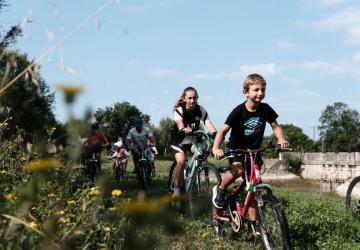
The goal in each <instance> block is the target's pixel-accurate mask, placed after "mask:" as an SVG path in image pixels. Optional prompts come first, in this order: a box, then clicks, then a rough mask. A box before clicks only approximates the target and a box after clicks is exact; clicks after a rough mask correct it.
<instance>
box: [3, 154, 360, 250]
mask: <svg viewBox="0 0 360 250" xmlns="http://www.w3.org/2000/svg"><path fill="white" fill-rule="evenodd" d="M103 160H104V162H103V172H102V175H103V176H102V177H101V178H99V180H98V182H97V184H96V185H97V186H98V187H99V188H98V190H99V193H97V192H96V191H95V190H94V189H90V186H89V185H87V184H86V183H85V184H84V178H83V175H82V173H81V172H80V169H78V168H74V167H76V166H66V165H63V166H62V167H60V168H59V169H55V170H54V169H52V170H50V171H46V172H41V173H35V174H33V175H32V176H31V178H30V181H29V182H27V183H25V184H20V183H18V185H17V187H14V188H13V189H12V190H10V191H11V194H13V195H14V196H15V197H16V200H15V201H11V200H9V199H5V198H4V197H5V196H3V197H1V199H0V203H1V204H0V206H1V207H0V212H1V213H2V214H8V215H11V216H14V217H16V218H18V219H19V220H21V221H24V222H26V223H30V222H36V224H37V226H36V229H38V230H40V231H41V232H43V234H44V235H45V236H41V235H39V234H38V233H37V232H35V231H34V230H33V229H31V228H30V227H29V226H28V225H29V224H27V225H26V224H16V223H13V222H12V221H11V220H9V219H7V218H5V217H1V218H0V242H2V246H0V249H23V248H26V249H38V248H40V247H45V248H46V246H48V247H51V248H53V247H54V246H55V248H65V249H66V248H71V249H95V248H96V249H261V248H262V247H261V244H260V242H259V241H258V240H255V241H254V240H248V239H247V228H246V227H245V230H244V232H243V234H242V235H239V236H238V237H237V238H232V237H230V236H231V235H230V234H228V236H226V237H224V238H219V237H217V236H215V235H214V234H213V233H212V228H211V223H210V215H209V213H202V214H198V215H197V217H196V218H195V219H192V218H190V217H189V216H188V215H187V214H186V213H182V212H180V211H179V210H178V209H174V208H173V207H172V206H171V205H170V204H169V203H167V202H165V201H166V199H164V197H167V189H166V183H167V176H168V172H169V169H170V166H171V163H172V161H171V160H157V161H156V173H157V175H156V177H155V178H154V179H153V183H152V185H151V187H150V189H149V190H148V191H147V192H146V194H144V193H143V192H142V191H140V190H139V188H138V187H139V185H138V183H137V178H136V176H135V175H134V174H132V169H133V164H132V162H131V161H130V162H129V164H128V168H127V174H126V176H125V179H124V182H123V183H120V184H118V183H116V182H114V181H113V180H112V179H111V178H110V170H111V163H110V162H109V160H108V159H106V157H103ZM211 162H213V163H214V164H216V165H219V164H222V165H224V164H225V163H224V162H219V161H215V160H211ZM16 170H17V171H18V168H17V169H16ZM7 171H9V172H10V170H7ZM9 180H10V179H9ZM11 180H12V179H11ZM0 184H1V185H2V186H3V187H8V185H5V184H4V183H0ZM114 189H120V190H122V192H123V194H122V195H121V196H120V197H115V196H112V195H111V193H112V190H114ZM10 191H6V192H5V191H4V189H3V190H2V192H3V194H5V193H7V194H8V193H9V192H10ZM275 194H276V195H277V196H278V198H279V199H280V201H281V203H282V207H283V209H284V210H285V213H286V215H287V218H288V221H289V225H290V230H291V241H292V244H293V246H294V248H295V249H359V242H360V222H359V221H355V220H354V219H352V218H349V217H348V216H347V215H346V213H345V209H344V200H343V199H341V198H338V197H327V196H319V195H314V194H308V193H301V192H294V191H289V190H287V189H285V188H275ZM185 204H186V203H185ZM209 207H210V203H209Z"/></svg>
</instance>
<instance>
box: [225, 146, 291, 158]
mask: <svg viewBox="0 0 360 250" xmlns="http://www.w3.org/2000/svg"><path fill="white" fill-rule="evenodd" d="M268 149H273V150H274V151H276V152H291V151H292V148H282V147H281V145H280V144H272V143H269V144H268V145H266V146H265V147H262V148H259V149H247V150H246V149H228V150H227V151H226V152H225V153H224V156H223V157H222V158H221V159H222V160H225V159H227V158H230V157H232V156H237V155H244V154H257V153H261V152H264V151H266V150H268Z"/></svg>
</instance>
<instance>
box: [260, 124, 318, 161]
mask: <svg viewBox="0 0 360 250" xmlns="http://www.w3.org/2000/svg"><path fill="white" fill-rule="evenodd" d="M280 126H281V128H282V130H283V133H284V136H285V138H286V140H288V142H289V144H290V148H292V149H294V150H295V151H298V152H299V151H313V141H312V140H311V139H310V138H309V137H308V136H307V135H306V134H304V133H303V131H302V129H301V128H299V127H297V126H295V125H293V124H281V125H280ZM268 141H271V142H273V143H277V139H276V137H275V135H274V134H272V135H270V136H265V137H264V140H263V145H264V144H266V143H268ZM266 156H268V157H276V153H272V152H271V151H268V152H267V153H266Z"/></svg>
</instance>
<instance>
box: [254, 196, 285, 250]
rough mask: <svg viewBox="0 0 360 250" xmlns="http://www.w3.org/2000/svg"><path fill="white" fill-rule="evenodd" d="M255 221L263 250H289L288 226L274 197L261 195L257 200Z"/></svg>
mask: <svg viewBox="0 0 360 250" xmlns="http://www.w3.org/2000/svg"><path fill="white" fill-rule="evenodd" d="M257 221H258V226H259V231H260V236H261V242H262V244H263V247H264V248H265V249H267V250H270V249H291V243H290V230H289V225H288V222H287V219H286V216H285V214H284V211H283V210H282V208H281V205H280V202H279V201H278V199H277V198H276V197H275V196H274V195H272V194H263V195H262V196H260V197H259V198H258V200H257Z"/></svg>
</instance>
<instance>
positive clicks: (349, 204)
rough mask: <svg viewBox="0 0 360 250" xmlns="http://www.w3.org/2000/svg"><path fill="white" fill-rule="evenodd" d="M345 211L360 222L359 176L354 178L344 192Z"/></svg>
mask: <svg viewBox="0 0 360 250" xmlns="http://www.w3.org/2000/svg"><path fill="white" fill-rule="evenodd" d="M345 204H346V211H347V212H348V214H349V215H351V216H354V217H355V218H356V219H358V220H360V176H358V177H355V178H354V179H353V180H352V181H351V182H350V185H349V188H348V190H347V192H346V199H345Z"/></svg>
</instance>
